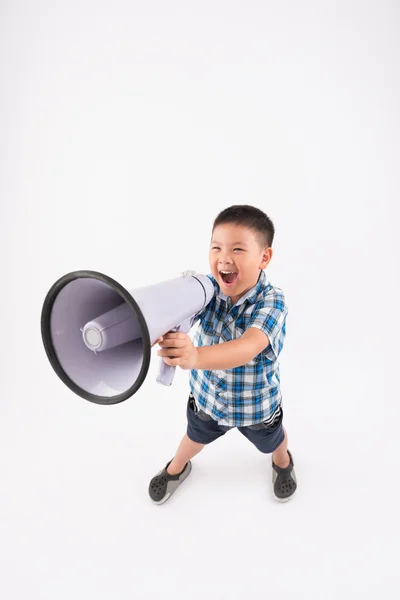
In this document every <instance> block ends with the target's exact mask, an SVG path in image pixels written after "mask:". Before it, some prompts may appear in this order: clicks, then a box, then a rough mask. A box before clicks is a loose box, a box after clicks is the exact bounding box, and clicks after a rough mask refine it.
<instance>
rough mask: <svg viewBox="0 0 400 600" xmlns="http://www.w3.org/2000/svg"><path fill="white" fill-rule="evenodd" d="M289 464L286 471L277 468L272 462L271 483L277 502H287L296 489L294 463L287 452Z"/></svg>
mask: <svg viewBox="0 0 400 600" xmlns="http://www.w3.org/2000/svg"><path fill="white" fill-rule="evenodd" d="M288 454H289V458H290V464H289V466H288V467H286V469H282V468H281V467H278V466H277V465H276V464H275V463H274V461H273V460H272V483H273V486H274V496H275V499H276V500H277V501H278V502H287V501H288V500H290V498H291V497H292V496H293V494H294V493H295V491H296V489H297V479H296V473H295V472H294V462H293V457H292V455H291V453H290V452H289V450H288Z"/></svg>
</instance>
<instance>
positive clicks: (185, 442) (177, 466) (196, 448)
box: [167, 433, 205, 475]
mask: <svg viewBox="0 0 400 600" xmlns="http://www.w3.org/2000/svg"><path fill="white" fill-rule="evenodd" d="M204 446H205V444H198V443H197V442H192V440H190V439H189V438H188V436H187V433H185V435H184V436H183V438H182V441H181V443H180V444H179V446H178V450H177V451H176V454H175V457H174V458H173V459H172V461H171V462H170V464H169V465H168V468H167V473H169V474H170V475H177V474H178V473H182V471H183V469H184V468H185V466H186V465H187V463H188V462H189V460H190V459H192V458H193V457H194V456H196V454H198V453H199V452H201V451H202V450H203V448H204Z"/></svg>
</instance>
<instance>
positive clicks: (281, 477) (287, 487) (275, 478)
mask: <svg viewBox="0 0 400 600" xmlns="http://www.w3.org/2000/svg"><path fill="white" fill-rule="evenodd" d="M282 419H283V412H282V411H281V416H280V418H279V420H278V421H277V423H273V424H272V425H268V426H264V424H263V423H260V424H259V425H251V426H248V427H238V429H239V431H240V433H242V434H243V435H244V436H245V437H247V439H248V440H249V441H250V442H252V443H253V444H254V445H255V447H256V448H257V449H258V450H259V451H260V452H263V453H264V454H272V483H273V490H274V496H275V498H276V500H278V501H279V502H286V501H287V500H289V499H290V498H291V497H292V496H293V494H294V493H295V491H296V489H297V479H296V474H295V471H294V462H293V457H292V454H291V453H290V451H289V450H288V437H287V432H286V429H285V428H284V427H283V425H282Z"/></svg>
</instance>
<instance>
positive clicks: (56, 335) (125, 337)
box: [41, 271, 214, 404]
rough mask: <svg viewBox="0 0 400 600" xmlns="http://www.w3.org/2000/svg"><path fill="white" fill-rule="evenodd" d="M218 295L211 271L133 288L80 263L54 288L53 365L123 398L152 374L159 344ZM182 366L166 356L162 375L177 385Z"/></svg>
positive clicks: (77, 386)
mask: <svg viewBox="0 0 400 600" xmlns="http://www.w3.org/2000/svg"><path fill="white" fill-rule="evenodd" d="M213 296H214V286H213V284H212V282H211V280H210V278H209V277H207V276H206V275H201V274H198V273H196V272H195V271H185V272H183V273H182V274H181V276H180V277H177V278H175V279H171V280H167V281H164V282H161V283H157V284H154V285H151V286H148V287H142V288H138V289H135V290H133V291H131V292H128V291H127V290H126V289H125V288H123V287H122V285H120V284H119V283H118V282H116V281H114V280H113V279H111V278H110V277H108V276H107V275H103V274H102V273H97V272H96V271H74V272H72V273H68V274H67V275H64V276H63V277H61V278H60V279H59V280H58V281H56V283H54V285H53V286H52V287H51V288H50V290H49V292H48V293H47V296H46V298H45V300H44V303H43V307H42V315H41V333H42V340H43V344H44V348H45V350H46V354H47V357H48V359H49V361H50V364H51V366H52V367H53V369H54V371H55V372H56V373H57V375H58V376H59V378H60V379H61V380H62V381H63V382H64V383H65V385H67V386H68V387H69V388H70V389H71V390H72V391H73V392H74V393H76V394H77V395H78V396H81V397H82V398H84V399H85V400H89V401H91V402H95V403H97V404H116V403H118V402H122V401H123V400H126V399H127V398H129V397H130V396H132V395H133V394H134V393H135V392H137V391H138V389H139V388H140V386H141V385H142V383H143V381H144V380H145V378H146V375H147V372H148V369H149V366H150V357H151V346H152V344H153V343H154V342H155V341H157V340H158V338H159V337H161V336H162V335H165V334H166V333H168V332H169V331H178V330H179V331H183V332H184V333H188V332H189V330H190V328H191V326H192V324H193V320H194V317H195V316H196V314H197V313H199V312H200V311H201V310H202V309H203V308H204V307H205V306H207V304H208V303H209V302H210V301H211V299H212V297H213ZM175 369H176V367H171V366H169V365H166V364H165V362H164V360H163V359H162V358H161V359H160V368H159V373H158V377H157V381H158V382H159V383H161V384H163V385H171V383H172V380H173V377H174V372H175Z"/></svg>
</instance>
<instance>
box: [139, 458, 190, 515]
mask: <svg viewBox="0 0 400 600" xmlns="http://www.w3.org/2000/svg"><path fill="white" fill-rule="evenodd" d="M171 462H172V459H171V460H170V461H169V462H168V463H167V464H166V465H165V467H164V468H163V469H161V471H159V472H158V473H157V475H155V476H154V477H153V479H152V480H151V481H150V485H149V496H150V498H151V499H152V501H153V502H154V504H163V503H164V502H166V501H167V500H168V498H169V497H170V496H171V495H172V494H173V493H174V492H175V490H176V489H177V488H178V487H179V486H180V485H181V483H182V481H185V479H186V477H187V476H188V475H189V473H190V471H191V470H192V463H191V462H190V460H189V462H188V463H186V467H185V468H184V469H183V471H182V473H178V475H170V474H169V473H167V468H168V465H169V464H170V463H171Z"/></svg>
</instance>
